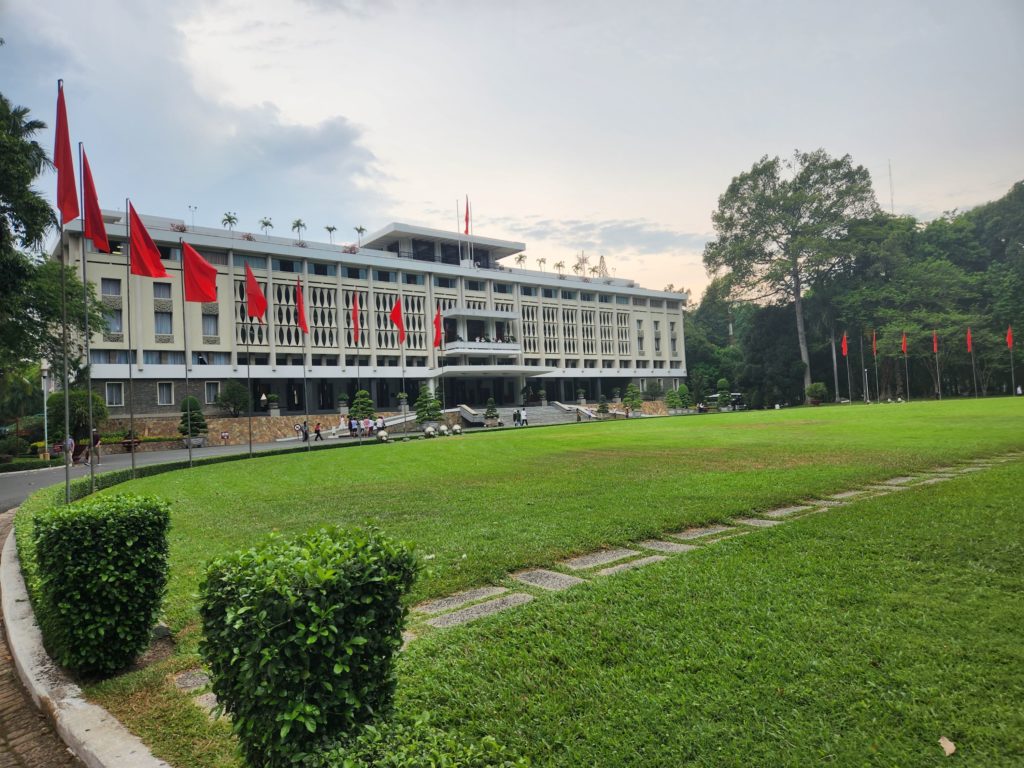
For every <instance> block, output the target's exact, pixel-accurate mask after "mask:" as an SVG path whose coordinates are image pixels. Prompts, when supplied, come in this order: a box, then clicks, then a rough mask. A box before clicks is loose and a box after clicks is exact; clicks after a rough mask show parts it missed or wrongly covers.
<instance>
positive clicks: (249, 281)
mask: <svg viewBox="0 0 1024 768" xmlns="http://www.w3.org/2000/svg"><path fill="white" fill-rule="evenodd" d="M245 311H246V314H247V315H249V317H250V318H253V317H255V318H256V319H257V320H259V321H260V322H261V323H262V322H263V317H264V315H266V314H267V297H266V296H264V295H263V291H261V290H260V284H259V283H257V282H256V275H254V274H253V273H252V269H251V268H250V267H249V265H248V264H246V265H245Z"/></svg>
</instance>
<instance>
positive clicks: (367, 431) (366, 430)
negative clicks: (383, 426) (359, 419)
mask: <svg viewBox="0 0 1024 768" xmlns="http://www.w3.org/2000/svg"><path fill="white" fill-rule="evenodd" d="M372 429H373V422H372V421H370V417H369V416H367V417H366V418H364V419H363V434H364V435H366V436H367V437H369V436H370V435H371V434H373V433H372V432H371V430H372Z"/></svg>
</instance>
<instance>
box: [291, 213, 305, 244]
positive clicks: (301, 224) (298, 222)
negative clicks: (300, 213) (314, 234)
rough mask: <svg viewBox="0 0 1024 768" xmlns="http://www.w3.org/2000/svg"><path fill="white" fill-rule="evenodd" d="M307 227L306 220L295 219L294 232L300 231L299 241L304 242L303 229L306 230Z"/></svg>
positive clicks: (293, 223)
mask: <svg viewBox="0 0 1024 768" xmlns="http://www.w3.org/2000/svg"><path fill="white" fill-rule="evenodd" d="M305 228H306V222H304V221H303V220H302V219H296V220H295V221H293V222H292V232H297V233H298V237H299V242H302V230H304V229H305Z"/></svg>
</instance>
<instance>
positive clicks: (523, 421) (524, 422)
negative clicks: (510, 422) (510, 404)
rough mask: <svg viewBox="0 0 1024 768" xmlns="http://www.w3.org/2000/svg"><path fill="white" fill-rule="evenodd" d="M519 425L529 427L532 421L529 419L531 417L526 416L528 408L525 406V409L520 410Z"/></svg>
mask: <svg viewBox="0 0 1024 768" xmlns="http://www.w3.org/2000/svg"><path fill="white" fill-rule="evenodd" d="M519 426H520V427H528V426H530V421H529V419H527V418H526V409H525V408H523V410H521V411H520V412H519Z"/></svg>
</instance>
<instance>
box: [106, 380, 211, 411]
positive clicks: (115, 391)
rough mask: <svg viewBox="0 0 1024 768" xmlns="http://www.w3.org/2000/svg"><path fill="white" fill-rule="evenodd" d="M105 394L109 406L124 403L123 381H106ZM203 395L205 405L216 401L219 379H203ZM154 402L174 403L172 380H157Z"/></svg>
mask: <svg viewBox="0 0 1024 768" xmlns="http://www.w3.org/2000/svg"><path fill="white" fill-rule="evenodd" d="M104 392H105V395H106V401H107V405H109V406H123V405H124V382H122V381H108V382H107V383H106V386H105V387H104ZM203 395H204V399H205V401H206V404H207V405H213V404H215V403H216V402H217V398H218V397H220V382H219V381H205V382H203ZM156 404H157V405H176V403H175V402H174V382H173V381H158V382H157V383H156Z"/></svg>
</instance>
